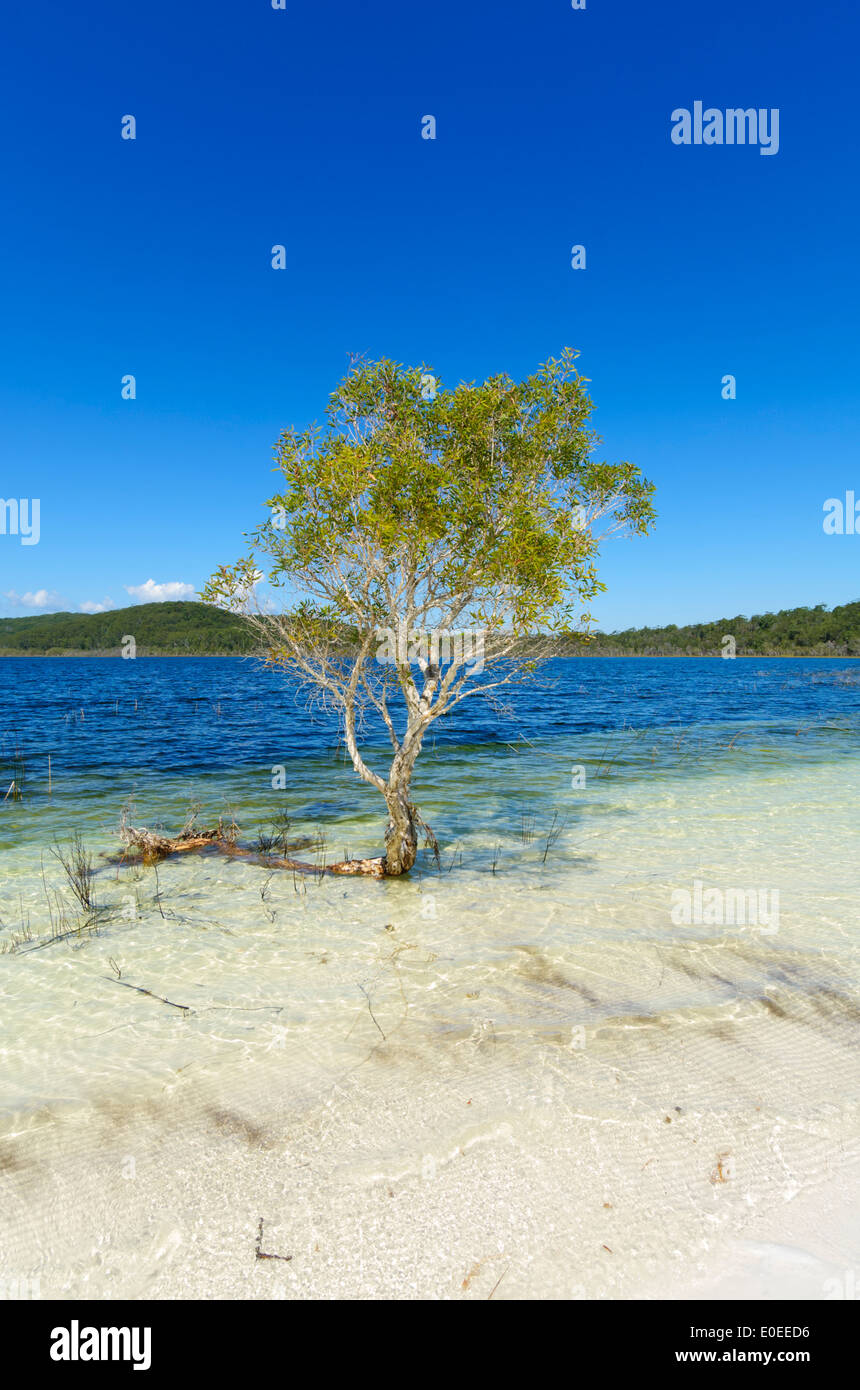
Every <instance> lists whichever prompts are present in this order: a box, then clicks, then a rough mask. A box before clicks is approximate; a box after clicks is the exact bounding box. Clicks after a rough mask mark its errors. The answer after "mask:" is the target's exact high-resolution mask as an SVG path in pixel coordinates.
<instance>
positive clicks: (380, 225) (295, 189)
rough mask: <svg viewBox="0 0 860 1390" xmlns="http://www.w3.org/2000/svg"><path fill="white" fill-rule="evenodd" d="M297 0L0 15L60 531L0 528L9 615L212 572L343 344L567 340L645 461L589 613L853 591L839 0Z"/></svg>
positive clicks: (483, 364)
mask: <svg viewBox="0 0 860 1390" xmlns="http://www.w3.org/2000/svg"><path fill="white" fill-rule="evenodd" d="M286 3H287V8H286V9H285V10H283V11H281V10H273V9H272V6H271V0H235V2H234V3H224V2H223V0H213V2H211V3H206V4H204V5H191V4H187V3H186V4H179V5H177V4H176V3H175V0H174V2H173V3H171V4H167V3H164V0H149V2H148V3H147V4H145V5H143V4H129V5H121V4H116V3H103V4H96V3H86V2H84V3H81V4H77V5H73V6H72V5H68V4H67V3H58V0H46V2H45V3H40V4H38V5H32V6H16V7H14V8H13V9H10V10H8V11H7V14H6V16H5V18H4V33H3V44H2V47H1V48H0V139H2V145H3V149H2V203H3V211H2V218H0V249H2V254H0V304H2V308H3V314H2V335H0V451H2V453H0V458H2V468H0V496H2V497H4V498H10V497H16V498H19V497H27V498H35V497H38V498H39V499H40V504H41V526H40V539H39V543H38V544H37V545H23V544H22V543H21V537H19V536H14V535H8V534H7V535H0V595H2V597H0V612H2V613H5V614H24V613H28V612H37V611H43V612H44V611H50V610H52V609H57V608H62V609H78V608H79V607H81V606H82V605H93V604H100V603H104V602H105V601H107V600H110V601H111V602H112V603H113V604H114V605H116V606H122V605H124V604H126V603H129V602H131V601H133V600H134V599H136V598H145V597H147V596H148V595H149V593H150V592H154V595H155V596H159V595H169V594H170V593H172V592H179V593H182V592H184V590H181V589H180V590H171V589H168V588H163V587H162V586H168V585H179V586H182V585H187V586H191V589H192V590H194V589H197V588H199V587H200V586H201V585H202V583H203V582H204V581H205V579H206V578H207V576H208V575H209V574H210V573H211V571H212V570H213V569H214V568H215V567H216V566H217V565H218V564H220V563H223V562H226V561H230V560H233V559H235V558H236V557H237V556H238V555H239V554H240V553H241V549H242V544H241V538H242V532H243V531H245V530H247V529H250V528H251V527H252V526H254V525H255V524H256V523H257V522H258V520H259V519H260V518H261V516H262V514H263V513H262V503H263V501H264V499H265V498H266V497H267V496H268V495H270V492H271V489H272V484H273V478H272V474H271V472H270V469H271V446H272V444H273V442H274V440H275V438H276V437H277V435H278V433H279V432H280V430H281V429H282V428H284V427H285V426H287V425H289V424H296V425H303V424H305V423H306V422H308V421H310V420H312V419H315V418H319V417H320V416H321V414H322V411H323V408H324V406H325V402H326V398H327V396H328V394H329V392H330V391H331V390H332V388H333V387H334V385H335V384H336V382H337V381H338V380H339V378H340V377H341V376H342V375H343V373H344V371H345V370H346V368H347V365H348V359H349V356H350V354H353V353H364V354H367V355H369V356H372V357H375V356H388V357H393V358H396V359H397V360H400V361H403V362H408V363H419V362H427V363H428V364H431V365H432V367H433V368H434V369H435V371H436V372H437V374H438V375H439V376H440V377H441V378H443V379H444V380H446V381H448V382H454V381H457V380H460V379H463V378H466V379H470V380H471V379H475V378H482V377H484V376H486V375H489V374H491V373H495V372H497V371H502V370H504V371H507V372H509V373H510V374H511V375H513V376H515V377H518V376H522V375H525V374H527V373H528V372H530V371H532V370H533V369H534V367H535V366H536V365H537V364H538V363H539V362H540V361H542V360H544V359H546V358H547V357H549V356H551V355H553V354H554V353H556V352H557V351H558V350H559V349H560V348H561V347H562V346H563V345H565V344H569V345H571V346H573V347H575V348H578V349H579V350H580V352H581V358H580V368H581V370H582V371H583V372H584V373H585V375H586V376H588V377H590V378H591V380H592V388H591V389H592V393H593V396H594V399H595V401H596V404H597V415H596V418H595V424H596V426H597V428H598V429H599V430H600V432H601V433H602V435H603V437H604V441H605V443H604V448H603V450H602V452H603V453H604V454H605V456H606V457H608V458H611V459H618V458H628V459H631V460H633V461H635V462H636V463H638V464H639V465H640V466H641V467H642V469H643V470H644V471H645V473H646V474H647V475H648V476H649V477H651V478H652V479H653V480H654V481H655V482H656V484H657V506H658V511H659V514H660V515H659V522H658V527H657V530H656V532H655V533H654V534H653V535H652V536H651V537H649V538H648V539H646V540H636V541H609V542H607V544H606V546H605V548H604V551H603V557H602V568H601V573H602V577H603V578H604V580H605V581H606V583H607V585H608V592H607V593H606V594H605V595H604V596H603V597H602V598H601V600H600V601H599V602H598V603H597V604H596V605H595V608H594V611H595V615H596V617H597V619H598V621H599V623H600V625H601V626H602V627H604V628H606V629H612V628H618V627H625V626H630V625H639V624H643V623H664V622H678V623H683V622H688V621H694V620H696V619H713V618H718V617H722V616H733V615H734V614H736V613H747V614H749V613H752V612H759V611H762V610H764V609H769V608H770V609H772V608H780V607H790V606H793V605H795V604H803V603H809V604H813V603H827V604H836V603H843V602H847V601H850V600H853V599H856V598H858V597H860V581H858V559H860V535H842V536H839V535H835V536H834V535H825V534H824V532H823V529H822V517H823V512H822V507H823V503H824V501H825V500H826V499H827V498H830V497H833V496H844V494H845V492H846V491H847V490H848V489H852V488H853V489H855V490H856V492H857V495H858V497H860V468H858V462H857V438H858V428H857V426H858V413H860V411H858V399H859V398H860V397H859V396H858V389H857V385H858V381H860V361H858V357H860V352H858V331H857V322H858V270H857V257H858V244H859V243H860V238H858V209H860V200H858V178H857V167H858V165H857V153H858V151H857V143H858V121H857V115H856V98H855V95H854V94H855V91H856V62H857V53H858V51H860V17H858V13H857V8H856V5H855V4H853V3H848V0H845V3H831V4H827V5H813V4H811V3H801V0H723V3H721V4H720V5H712V6H705V5H694V4H691V3H690V0H666V3H659V4H658V3H646V2H645V0H640V2H639V3H634V0H586V9H585V10H573V9H572V8H571V5H570V3H569V0H528V2H526V0H523V3H510V0H493V3H489V0H456V3H455V0H436V3H434V4H433V5H427V6H423V5H407V4H405V3H404V0H380V2H379V3H366V4H362V5H358V4H347V3H345V2H344V0H331V2H330V3H324V2H323V0H316V3H312V4H309V3H307V0H305V3H300V0H286ZM696 100H702V101H704V103H705V106H706V107H707V106H711V107H713V108H717V109H723V110H724V109H726V108H729V107H744V108H748V107H755V108H766V109H768V110H769V109H771V108H778V109H779V112H780V146H779V152H778V153H777V154H775V155H772V156H763V155H762V154H761V153H760V150H759V149H758V148H756V147H751V146H745V147H740V146H734V147H730V146H728V145H712V146H704V145H699V146H678V145H675V144H673V142H672V140H671V138H670V132H671V128H672V126H671V113H672V112H673V110H675V109H677V108H688V109H692V108H693V103H694V102H695V101H696ZM127 114H132V115H134V116H135V118H136V122H137V138H136V139H135V140H134V141H127V140H122V139H121V138H120V130H121V120H122V117H123V116H124V115H127ZM428 114H431V115H434V116H435V118H436V121H437V138H436V139H435V140H432V141H431V140H423V139H422V138H421V119H422V117H423V116H425V115H428ZM275 244H283V245H285V247H286V251H287V268H286V269H285V270H284V271H275V270H273V269H272V268H271V248H272V246H273V245H275ZM574 244H583V245H584V246H585V247H586V256H587V265H586V269H585V270H576V271H575V270H573V269H571V265H570V259H571V257H570V249H571V246H572V245H574ZM128 373H132V374H133V375H134V376H135V378H136V385H137V398H136V399H135V400H134V401H124V400H122V399H121V380H122V378H123V376H125V375H126V374H128ZM729 373H730V374H733V375H734V376H735V377H736V380H737V399H736V400H733V401H728V400H724V399H723V398H722V394H721V393H722V379H723V377H724V376H725V375H726V374H729ZM149 580H152V581H153V583H154V585H155V586H156V587H155V590H154V591H148V590H147V589H145V588H144V586H145V585H146V584H147V581H149Z"/></svg>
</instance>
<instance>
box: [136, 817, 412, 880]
mask: <svg viewBox="0 0 860 1390" xmlns="http://www.w3.org/2000/svg"><path fill="white" fill-rule="evenodd" d="M194 819H195V818H194V817H193V816H192V817H191V820H190V821H188V822H186V824H185V826H184V828H183V829H182V830H181V831H180V832H179V834H178V835H175V836H170V835H157V834H156V833H155V831H154V830H147V829H146V828H145V827H143V826H133V825H129V824H128V822H127V820H126V817H125V815H123V818H122V821H121V822H120V828H119V837H120V839H121V840H122V843H123V844H124V845H126V846H127V847H128V848H129V849H136V850H139V851H140V853H141V855H142V858H143V862H144V864H157V863H158V862H159V860H161V859H166V858H167V856H168V855H171V854H185V853H187V852H188V851H189V850H195V849H214V850H217V851H218V852H219V853H221V854H226V855H230V856H231V857H241V858H243V859H250V860H251V862H252V863H254V864H264V865H267V866H268V867H270V868H276V869H294V870H295V871H296V872H297V873H302V874H316V875H320V874H366V875H369V876H370V877H372V878H384V877H385V858H384V856H381V855H380V856H379V857H378V858H375V859H341V860H338V861H337V862H336V863H334V864H309V863H307V862H306V861H304V860H301V859H289V858H286V857H284V856H280V857H279V856H275V855H272V854H266V853H264V854H260V853H259V852H258V851H257V850H253V849H247V848H244V847H243V846H241V845H238V844H237V843H236V832H237V826H236V824H235V822H231V824H230V825H229V826H227V827H225V826H224V824H223V823H222V821H220V820H219V822H218V824H217V825H216V826H214V827H213V828H212V829H211V830H198V829H196V828H195V827H194V823H193V822H194Z"/></svg>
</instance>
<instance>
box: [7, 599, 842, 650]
mask: <svg viewBox="0 0 860 1390" xmlns="http://www.w3.org/2000/svg"><path fill="white" fill-rule="evenodd" d="M346 636H347V634H346V632H345V637H346ZM129 637H133V638H134V644H135V651H136V655H137V656H246V655H249V654H251V653H252V652H253V651H254V650H255V649H256V647H257V638H256V637H255V635H254V634H253V633H252V631H251V630H250V628H249V626H248V624H247V622H246V621H245V619H244V618H242V617H241V616H237V615H236V614H232V613H226V612H224V611H223V610H222V609H220V608H215V607H213V606H212V605H211V604H208V603H195V602H192V601H185V602H175V603H141V604H135V605H133V606H132V607H129V608H116V609H113V610H111V611H109V612H106V613H42V614H39V615H38V616H33V617H25V618H0V656H119V655H120V654H121V652H122V649H123V642H124V641H125V640H126V639H127V638H129ZM727 638H728V639H732V640H733V643H734V653H735V655H737V656H739V657H744V656H750V657H753V656H761V657H764V656H822V657H826V656H837V657H839V656H843V657H844V656H857V657H860V601H858V602H856V603H846V604H843V605H841V606H840V607H836V608H831V609H828V608H827V607H826V606H825V605H824V604H818V605H817V606H816V607H814V608H786V609H783V610H781V611H780V612H778V613H759V614H755V615H754V616H753V617H750V618H747V617H742V616H736V617H733V618H722V619H720V620H719V621H717V622H710V623H691V624H689V625H688V626H686V627H677V626H676V625H675V624H674V623H670V624H669V625H668V626H667V627H653V628H650V627H645V628H628V629H626V630H625V631H623V632H611V633H605V632H595V633H594V634H593V637H592V640H591V641H590V642H588V643H587V644H583V643H582V642H581V641H577V640H576V639H573V638H570V637H557V638H550V639H542V642H541V646H542V649H543V651H544V653H546V654H550V655H556V656H576V657H584V658H585V657H590V656H720V655H722V653H723V651H724V650H725V648H726V639H727ZM489 641H491V639H488V643H489ZM345 645H348V639H347V642H346V643H345Z"/></svg>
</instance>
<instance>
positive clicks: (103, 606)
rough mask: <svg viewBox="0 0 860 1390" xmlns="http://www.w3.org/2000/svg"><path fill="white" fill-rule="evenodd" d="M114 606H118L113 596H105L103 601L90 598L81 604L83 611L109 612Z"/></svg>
mask: <svg viewBox="0 0 860 1390" xmlns="http://www.w3.org/2000/svg"><path fill="white" fill-rule="evenodd" d="M112 608H116V604H115V603H114V601H113V599H112V598H103V599H102V601H101V603H96V602H95V601H94V600H93V599H91V598H88V599H87V601H86V603H82V604H81V612H82V613H109V612H110V610H111V609H112Z"/></svg>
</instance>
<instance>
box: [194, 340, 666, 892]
mask: <svg viewBox="0 0 860 1390" xmlns="http://www.w3.org/2000/svg"><path fill="white" fill-rule="evenodd" d="M577 355H578V354H577V353H575V352H573V351H572V350H571V349H565V350H564V352H563V353H562V355H561V357H560V358H558V359H553V360H550V361H549V362H547V363H545V364H544V365H543V366H542V367H541V368H540V369H539V370H538V371H537V372H536V373H535V374H534V375H532V376H530V377H528V378H527V379H526V380H524V381H521V382H519V383H516V382H514V381H513V380H511V378H510V377H508V376H506V375H499V376H494V377H491V378H489V379H488V380H487V381H485V382H484V383H483V384H481V385H475V384H465V383H464V384H461V385H459V386H456V387H454V388H453V389H446V388H444V387H443V386H442V385H441V384H440V383H439V382H437V381H436V378H435V377H433V376H432V375H431V374H430V373H429V372H428V371H427V369H426V368H425V367H414V368H406V367H402V366H400V365H398V364H396V363H394V362H391V361H387V360H383V361H379V362H360V363H356V364H354V365H353V367H352V368H351V370H350V371H349V373H348V374H347V376H346V377H345V379H344V380H343V382H342V383H341V385H340V386H339V387H338V388H337V390H336V391H335V392H334V394H333V395H332V397H331V400H330V403H329V406H328V410H327V416H326V424H325V427H324V428H321V427H317V426H314V427H312V428H309V429H305V430H302V431H296V430H295V429H288V430H285V431H284V433H283V434H282V435H281V437H280V439H279V440H278V443H277V444H276V445H275V460H276V469H275V471H276V472H279V473H280V474H281V477H282V479H283V485H282V487H281V490H280V491H279V492H278V493H277V494H276V495H275V496H273V497H271V498H270V499H269V501H268V503H267V507H268V508H269V515H268V517H267V519H266V521H265V522H264V523H263V524H262V525H261V526H260V527H259V528H258V529H257V530H256V531H255V532H254V533H253V534H252V536H251V537H249V538H248V539H249V543H250V546H249V551H248V553H247V554H246V555H245V556H244V557H243V558H242V559H240V560H239V561H238V562H237V563H236V564H234V565H232V566H222V567H221V568H220V569H219V570H218V571H217V572H216V573H215V574H214V575H213V576H212V578H211V579H210V580H209V582H208V584H207V586H206V588H205V590H204V591H203V593H202V597H203V598H204V599H205V600H206V601H208V602H212V603H217V604H219V605H221V606H223V607H228V608H231V609H233V610H235V611H244V612H246V613H247V614H248V615H249V617H250V619H251V621H252V623H253V625H254V626H255V628H256V630H257V634H258V636H259V637H260V639H261V641H262V645H263V648H264V650H265V652H266V653H267V662H268V664H270V665H272V666H276V667H282V668H284V669H287V670H289V671H291V672H293V673H294V674H297V675H298V676H299V677H300V679H301V681H302V682H303V683H304V684H306V685H307V686H308V687H309V689H310V690H311V692H313V693H315V694H316V695H317V696H318V697H319V698H320V699H321V700H322V701H323V702H324V703H325V704H326V705H327V706H329V707H333V708H334V709H336V710H337V712H338V714H339V716H340V718H341V720H342V727H343V736H344V740H345V743H346V747H347V749H348V751H349V754H350V757H351V759H352V763H353V766H354V768H355V770H356V772H357V773H358V775H359V777H360V778H361V779H362V780H363V781H364V782H365V783H367V784H368V785H369V786H372V787H375V788H376V789H377V791H379V792H380V793H381V795H382V796H383V797H384V799H385V803H386V806H387V810H388V825H387V829H386V832H385V853H384V855H382V856H381V857H379V858H376V859H370V860H361V861H358V863H350V862H349V861H347V863H344V864H340V865H337V866H332V867H334V868H336V869H338V870H339V871H341V872H360V871H363V872H370V873H375V874H379V875H382V874H386V875H389V874H390V875H394V874H401V873H405V872H408V870H409V869H411V867H412V865H413V864H414V862H415V858H416V854H417V849H418V834H419V831H420V829H421V828H422V827H423V828H424V830H425V831H427V833H428V834H429V835H430V836H431V840H432V832H429V828H428V827H426V826H424V823H423V821H422V820H421V817H420V814H419V813H418V811H417V808H416V807H415V805H414V803H413V800H412V791H411V787H412V777H413V772H414V769H415V764H416V760H417V758H418V755H419V753H420V751H421V745H422V741H423V739H424V736H425V734H426V733H427V730H428V728H429V727H430V725H431V724H433V723H434V722H435V721H436V720H437V719H440V718H442V717H443V716H444V715H447V714H449V713H450V712H451V711H452V710H454V709H456V708H457V706H458V705H460V704H462V703H463V702H464V701H465V700H468V699H473V698H477V697H481V698H489V699H491V700H494V699H497V698H498V692H499V690H500V688H501V687H503V686H505V685H509V684H510V683H511V682H513V681H518V680H522V679H524V678H526V677H528V676H529V675H530V674H531V673H532V672H533V671H534V669H535V667H536V665H537V663H538V662H539V661H540V660H541V659H542V657H543V656H544V655H545V654H546V639H547V635H548V634H553V633H570V632H576V633H578V634H579V635H580V636H582V637H587V631H588V628H587V625H588V623H589V622H590V616H589V614H588V612H587V611H584V610H585V609H587V605H588V603H589V601H590V600H591V599H592V598H593V597H594V596H595V594H597V593H599V592H600V591H602V590H603V589H604V588H605V586H604V585H603V584H601V583H600V582H599V580H598V578H597V572H596V569H595V557H596V555H597V552H598V544H599V541H600V539H602V537H603V536H604V535H606V534H608V533H609V531H619V530H620V531H626V532H628V533H635V532H640V533H644V532H646V531H647V530H648V529H649V527H650V526H651V524H652V522H653V519H654V512H653V507H652V501H651V498H652V494H653V491H654V488H653V485H652V484H651V483H649V482H647V481H646V480H645V479H644V478H643V477H642V476H641V474H640V472H639V470H638V468H636V467H635V466H634V465H633V464H632V463H615V464H609V463H605V462H597V461H596V460H595V459H594V458H593V457H592V455H593V452H594V449H595V446H596V445H597V443H599V439H598V436H597V435H595V434H594V432H593V431H592V430H591V429H590V428H589V419H590V416H591V414H592V411H593V409H594V406H593V403H592V401H591V399H590V397H589V395H588V392H587V389H586V386H587V378H585V377H582V376H580V375H579V373H578V372H577V370H576V367H575V365H574V364H575V359H576V357H577ZM601 522H605V523H606V524H605V526H604V529H603V530H601V531H599V530H598V527H599V524H600V523H601ZM261 566H262V568H261ZM264 577H265V578H267V579H268V581H269V583H270V584H271V585H272V586H273V587H274V588H275V589H278V588H288V589H291V590H292V591H293V594H294V595H295V597H296V599H297V601H296V602H295V603H294V606H293V607H292V608H291V609H290V610H289V611H286V612H283V613H280V614H275V613H269V612H266V611H264V610H263V608H261V606H260V604H259V603H258V602H257V601H256V600H255V598H254V595H255V592H256V589H257V586H258V585H259V583H260V581H261V580H262V579H263V578H264ZM374 726H375V728H376V730H377V731H378V732H382V731H383V726H384V731H387V736H388V738H389V739H390V742H391V746H392V757H391V761H390V765H389V766H388V768H387V770H377V769H376V768H374V767H371V766H370V764H369V761H368V759H367V758H366V757H365V755H364V752H363V751H362V750H363V748H365V746H366V739H365V735H366V733H367V732H368V731H370V730H372V729H373V727H374ZM383 736H384V733H383Z"/></svg>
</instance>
